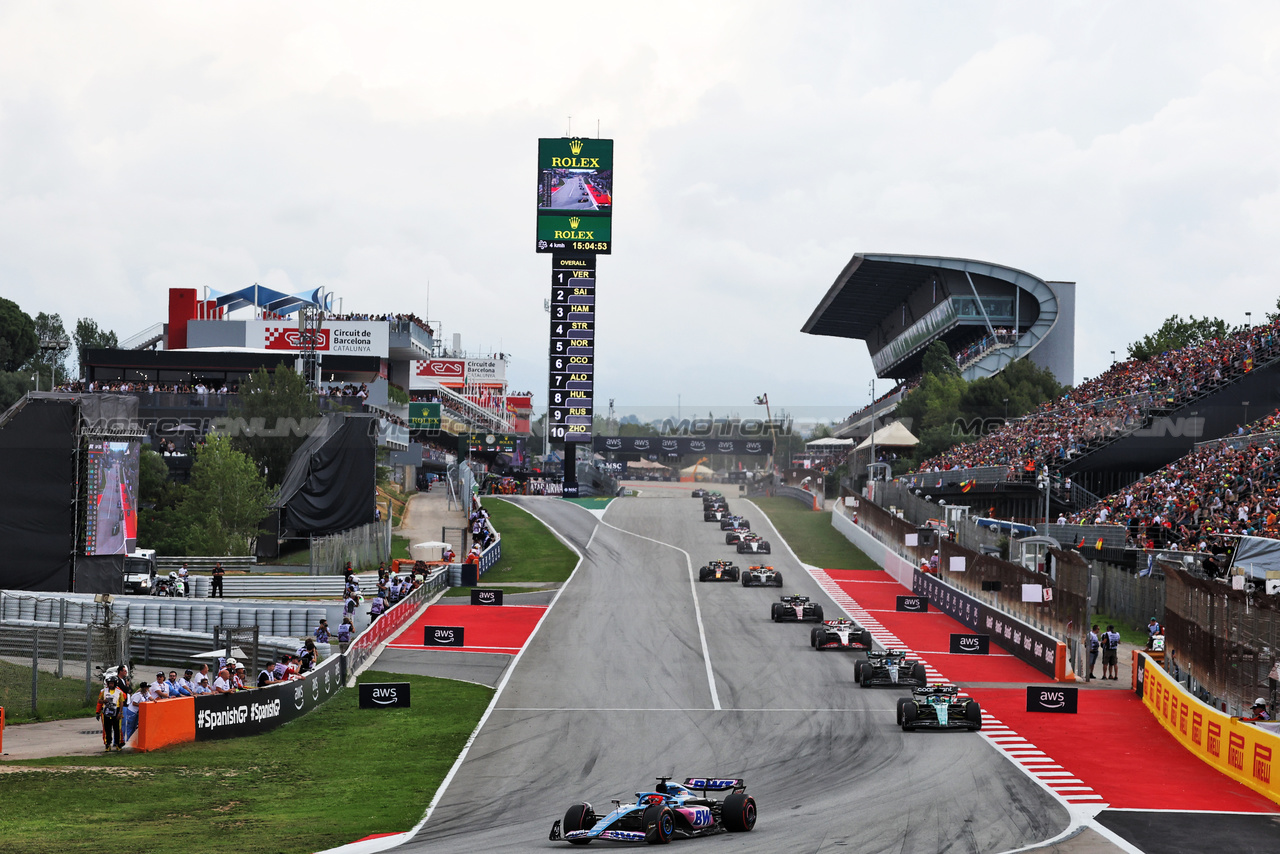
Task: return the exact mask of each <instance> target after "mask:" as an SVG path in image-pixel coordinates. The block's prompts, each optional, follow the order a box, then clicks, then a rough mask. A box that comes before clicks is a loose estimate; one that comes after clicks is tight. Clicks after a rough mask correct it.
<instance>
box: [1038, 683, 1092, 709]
mask: <svg viewBox="0 0 1280 854" xmlns="http://www.w3.org/2000/svg"><path fill="white" fill-rule="evenodd" d="M1079 694H1080V689H1079V688H1063V687H1060V686H1057V685H1055V686H1053V687H1051V688H1045V687H1043V686H1041V685H1028V686H1027V711H1028V712H1056V713H1058V714H1066V715H1074V714H1075V713H1076V708H1077V701H1078V699H1079Z"/></svg>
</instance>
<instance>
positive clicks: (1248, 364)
mask: <svg viewBox="0 0 1280 854" xmlns="http://www.w3.org/2000/svg"><path fill="white" fill-rule="evenodd" d="M1244 370H1245V373H1248V372H1249V371H1252V370H1253V357H1252V356H1250V357H1249V358H1247V359H1245V360H1244Z"/></svg>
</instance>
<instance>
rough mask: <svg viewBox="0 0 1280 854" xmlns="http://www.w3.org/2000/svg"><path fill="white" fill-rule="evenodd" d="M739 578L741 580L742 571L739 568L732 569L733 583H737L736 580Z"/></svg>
mask: <svg viewBox="0 0 1280 854" xmlns="http://www.w3.org/2000/svg"><path fill="white" fill-rule="evenodd" d="M740 578H742V569H741V568H740V567H734V569H733V580H734V581H737V580H738V579H740Z"/></svg>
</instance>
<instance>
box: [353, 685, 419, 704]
mask: <svg viewBox="0 0 1280 854" xmlns="http://www.w3.org/2000/svg"><path fill="white" fill-rule="evenodd" d="M409 687H410V685H409V683H408V682H361V683H360V708H362V709H407V708H409Z"/></svg>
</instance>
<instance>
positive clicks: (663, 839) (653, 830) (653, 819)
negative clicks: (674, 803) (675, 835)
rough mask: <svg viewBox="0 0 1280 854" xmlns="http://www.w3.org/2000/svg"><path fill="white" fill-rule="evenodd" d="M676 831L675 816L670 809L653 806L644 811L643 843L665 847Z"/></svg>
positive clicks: (658, 805)
mask: <svg viewBox="0 0 1280 854" xmlns="http://www.w3.org/2000/svg"><path fill="white" fill-rule="evenodd" d="M675 829H676V819H675V815H674V814H673V813H672V812H671V807H668V806H663V805H662V804H654V805H653V806H651V807H646V808H645V811H644V841H645V842H648V843H649V844H650V845H666V844H667V843H668V842H670V841H671V833H672V831H674V830H675Z"/></svg>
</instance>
